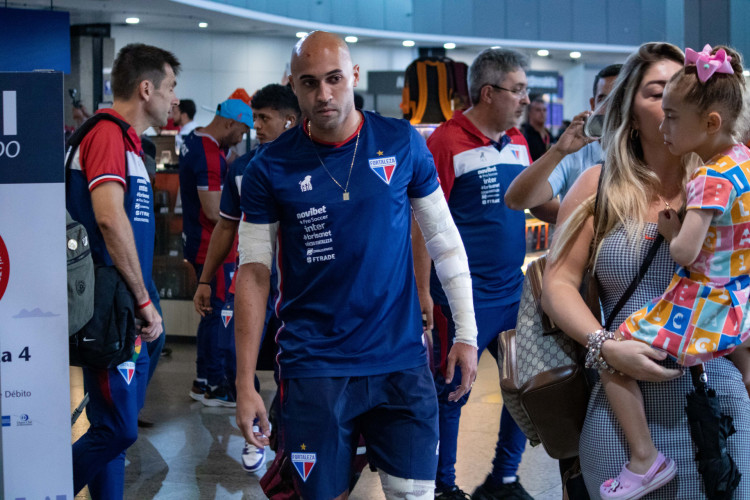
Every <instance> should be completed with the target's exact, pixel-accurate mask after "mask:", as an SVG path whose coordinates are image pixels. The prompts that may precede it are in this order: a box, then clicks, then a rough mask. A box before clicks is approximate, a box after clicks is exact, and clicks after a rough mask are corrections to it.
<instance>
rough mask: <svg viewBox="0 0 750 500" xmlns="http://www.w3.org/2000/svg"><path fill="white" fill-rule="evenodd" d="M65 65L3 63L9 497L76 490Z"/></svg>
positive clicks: (1, 308) (1, 304) (0, 268)
mask: <svg viewBox="0 0 750 500" xmlns="http://www.w3.org/2000/svg"><path fill="white" fill-rule="evenodd" d="M62 87H63V76H62V73H53V72H35V73H0V200H2V202H1V203H2V210H0V415H2V427H1V429H2V433H1V434H2V440H1V441H0V447H1V448H2V450H1V451H2V454H1V456H2V461H0V472H1V473H2V474H1V475H2V481H0V485H2V490H0V493H2V494H0V498H4V499H6V500H19V499H28V500H32V499H50V500H72V499H73V473H72V453H71V444H70V443H71V434H70V381H69V368H68V305H67V284H66V283H67V275H66V273H67V268H66V266H67V261H66V254H65V250H64V247H63V242H64V240H65V184H64V170H63V155H64V135H63V91H62Z"/></svg>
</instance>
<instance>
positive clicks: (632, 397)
mask: <svg viewBox="0 0 750 500" xmlns="http://www.w3.org/2000/svg"><path fill="white" fill-rule="evenodd" d="M744 88H745V81H744V77H743V75H742V64H741V60H740V56H739V54H737V53H736V52H735V51H733V50H732V49H729V48H727V47H717V48H715V49H712V48H711V47H710V46H709V45H706V46H705V47H704V49H703V51H702V52H695V51H693V50H691V49H687V50H686V54H685V67H684V68H683V69H682V70H680V71H678V72H677V73H676V74H675V75H674V76H673V77H672V78H671V79H670V80H669V82H668V83H667V86H666V87H665V89H664V96H663V99H662V108H663V110H664V120H663V122H662V124H661V127H660V130H661V132H662V133H663V134H664V142H665V144H667V146H668V147H669V151H670V152H671V153H672V154H674V155H678V156H683V155H686V154H689V153H696V154H697V155H698V156H699V157H700V158H701V160H702V161H703V166H701V167H700V168H698V169H697V170H696V171H695V173H694V174H693V176H692V179H691V180H690V182H689V183H688V185H687V203H686V209H687V213H686V214H685V217H684V221H683V222H682V223H680V220H679V218H678V215H677V213H676V212H675V211H674V210H673V209H672V208H671V207H670V206H669V204H668V203H667V202H664V204H665V206H666V209H665V210H664V211H663V212H661V213H660V214H659V223H658V229H659V232H660V233H661V234H662V235H663V236H664V238H665V239H666V240H667V241H669V242H670V247H669V251H670V254H671V256H672V258H673V259H674V261H675V262H676V263H677V264H679V266H680V267H678V269H677V271H676V272H675V275H674V277H673V278H672V282H671V283H670V284H669V287H668V288H667V290H666V292H664V294H663V295H662V296H661V297H659V298H657V299H655V300H654V301H653V302H652V303H650V304H649V305H647V306H646V307H644V308H642V309H641V310H639V311H636V312H635V313H633V314H632V315H631V316H630V317H629V318H628V319H627V320H625V322H624V323H623V324H622V325H620V327H619V331H618V332H616V333H615V334H614V335H612V334H609V332H602V331H600V332H595V333H594V334H590V342H589V350H590V353H591V354H592V357H593V359H598V362H595V363H594V364H595V365H597V367H598V368H600V370H601V378H602V384H603V385H604V388H605V391H606V394H607V398H608V399H609V402H610V405H611V407H612V410H613V411H614V413H615V415H616V416H617V419H618V421H619V422H620V425H621V426H622V428H623V431H624V433H625V437H626V439H627V441H628V445H629V447H630V454H631V460H630V462H628V463H627V464H625V465H624V466H623V467H622V471H621V472H620V475H619V476H618V477H616V478H613V479H609V480H607V481H605V482H604V483H603V484H602V485H601V488H600V493H601V497H602V498H603V499H637V498H641V497H642V496H644V495H646V494H647V493H649V492H651V491H653V490H655V489H657V488H660V487H661V486H663V485H665V484H667V483H668V482H669V481H671V480H672V479H673V478H674V476H675V473H676V465H675V463H674V461H672V460H671V459H669V458H666V457H664V455H662V454H661V453H660V452H659V451H658V450H657V449H656V447H655V446H654V443H653V442H652V440H651V435H650V432H649V429H648V425H647V423H646V417H645V413H644V407H643V398H642V395H641V393H640V389H639V387H638V385H637V383H636V381H635V380H633V379H631V378H629V377H626V376H623V375H620V374H616V373H614V371H613V370H611V368H609V367H608V366H607V365H606V362H604V360H603V358H602V357H601V346H602V343H603V342H604V341H606V340H609V339H613V338H614V340H620V339H623V338H624V339H634V340H639V341H642V342H645V343H647V344H649V345H650V346H652V347H654V348H656V349H660V350H663V351H666V352H667V353H668V354H669V355H671V356H673V357H674V358H675V359H677V361H678V362H679V363H680V364H682V365H684V366H692V365H696V364H700V363H702V362H704V361H708V360H710V359H712V358H715V357H719V356H725V355H727V354H729V353H732V356H731V358H732V361H733V362H734V363H735V364H736V365H737V367H738V368H739V369H740V371H741V372H742V374H743V378H744V381H745V384H746V386H748V387H750V340H748V337H750V307H749V306H748V297H749V296H750V276H748V274H750V271H749V270H750V180H748V178H749V177H750V150H748V148H746V147H745V146H744V145H742V144H736V143H735V141H734V139H733V136H734V132H735V125H736V124H737V121H738V119H739V117H740V114H741V112H742V108H743V102H744V101H743V92H744ZM662 201H663V200H662ZM738 346H739V347H740V348H739V349H736V348H737V347H738ZM735 349H736V350H735ZM592 351H593V352H592ZM733 351H734V352H733ZM602 368H604V369H602Z"/></svg>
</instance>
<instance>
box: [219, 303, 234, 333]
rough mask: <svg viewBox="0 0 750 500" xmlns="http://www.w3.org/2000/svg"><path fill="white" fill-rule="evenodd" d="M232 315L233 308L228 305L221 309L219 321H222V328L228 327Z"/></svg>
mask: <svg viewBox="0 0 750 500" xmlns="http://www.w3.org/2000/svg"><path fill="white" fill-rule="evenodd" d="M232 317H234V310H233V309H232V308H231V306H230V305H226V306H224V309H222V310H221V322H222V323H224V328H229V323H230V322H231V321H232Z"/></svg>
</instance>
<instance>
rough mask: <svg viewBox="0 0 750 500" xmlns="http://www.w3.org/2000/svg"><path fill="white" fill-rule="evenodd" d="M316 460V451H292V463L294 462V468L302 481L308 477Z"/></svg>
mask: <svg viewBox="0 0 750 500" xmlns="http://www.w3.org/2000/svg"><path fill="white" fill-rule="evenodd" d="M302 449H305V446H304V445H302ZM316 461H317V453H292V464H294V468H295V469H297V473H298V474H299V477H301V478H302V481H304V482H307V478H308V477H310V472H311V471H312V470H313V466H315V462H316Z"/></svg>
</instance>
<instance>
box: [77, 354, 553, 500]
mask: <svg viewBox="0 0 750 500" xmlns="http://www.w3.org/2000/svg"><path fill="white" fill-rule="evenodd" d="M168 345H169V347H171V348H172V349H173V353H172V356H171V357H169V358H162V360H161V361H160V363H159V367H158V368H157V370H156V373H155V375H154V378H153V380H152V382H151V386H150V387H149V389H148V395H147V401H146V406H145V408H144V409H143V411H142V413H141V416H142V417H143V418H144V419H146V420H148V421H151V422H154V423H155V426H154V427H153V428H150V429H142V430H141V434H140V437H139V439H138V441H137V442H136V443H135V444H134V445H133V446H132V447H131V448H130V450H128V454H127V458H128V461H127V465H126V472H125V481H126V485H125V497H126V498H127V499H132V500H144V499H151V498H157V499H163V500H172V499H174V500H192V499H195V500H199V499H200V500H203V499H214V498H215V499H253V500H254V499H262V498H265V496H264V495H263V492H262V491H261V489H260V486H258V480H259V478H260V476H262V474H263V472H264V471H261V472H260V473H258V474H257V475H255V474H248V473H246V472H244V471H243V470H242V468H241V467H240V462H239V460H240V458H239V457H240V452H241V450H242V445H243V439H242V436H241V435H240V432H239V430H238V429H237V425H236V424H235V422H234V411H233V410H232V409H227V408H206V407H204V406H203V405H202V404H201V403H199V402H195V401H193V400H191V399H190V398H189V397H188V395H187V393H188V389H189V387H190V383H191V381H192V377H193V375H194V370H195V346H194V345H190V344H181V343H168ZM493 361H494V360H493V359H492V357H491V356H489V355H485V356H483V358H482V360H481V362H480V366H479V377H478V379H477V382H476V384H475V385H474V390H473V393H472V396H471V399H470V400H469V403H468V404H467V405H466V406H465V407H464V411H463V416H462V420H461V430H460V434H459V449H458V463H457V467H456V468H457V478H458V481H457V482H458V485H459V486H460V487H461V488H463V489H464V490H466V491H467V492H471V491H473V490H474V488H475V487H476V486H477V485H478V484H480V483H481V482H482V481H483V480H484V477H485V475H486V474H487V472H488V471H489V468H490V462H491V460H492V456H493V453H494V447H495V440H496V437H497V429H498V419H499V416H500V408H501V399H500V391H499V389H498V380H497V368H496V366H495V365H494V363H493ZM259 377H260V378H261V384H262V387H263V392H262V394H263V396H264V398H265V399H266V401H267V402H270V399H271V397H272V396H273V393H272V391H273V389H274V385H273V378H272V374H271V372H261V373H260V374H259ZM71 386H72V389H71V400H72V401H73V405H75V404H77V403H78V402H79V401H80V400H81V398H82V396H83V389H82V382H81V375H80V370H78V369H75V368H71ZM87 425H88V423H87V422H86V419H85V414H84V415H83V416H82V417H81V418H80V419H79V421H78V422H77V423H76V426H75V427H74V428H73V437H74V439H75V438H77V437H78V436H80V435H81V434H82V433H83V432H85V430H86V427H87ZM269 453H270V450H269ZM268 463H270V461H269V462H268ZM519 475H520V477H521V482H522V483H523V485H524V486H525V488H526V489H527V490H528V491H529V493H530V494H531V495H532V496H533V497H534V498H535V499H538V500H553V499H559V498H561V493H560V477H559V474H558V470H557V462H555V461H554V460H552V459H551V458H550V457H549V456H547V454H546V453H545V451H544V449H542V447H541V446H539V447H536V448H531V447H527V450H526V452H525V453H524V456H523V461H522V463H521V468H520V471H519ZM77 498H79V499H85V498H87V495H86V493H85V490H84V492H82V493H81V494H80V495H79V496H78V497H77ZM350 498H352V499H354V500H370V499H383V498H384V497H383V493H382V492H381V490H380V481H379V479H378V476H377V474H376V473H372V472H370V471H369V470H368V469H365V472H364V473H363V475H362V478H361V479H360V481H359V483H358V484H357V487H356V488H355V490H354V492H353V493H352V495H351V496H350Z"/></svg>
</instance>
